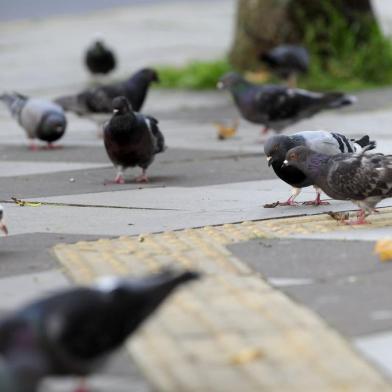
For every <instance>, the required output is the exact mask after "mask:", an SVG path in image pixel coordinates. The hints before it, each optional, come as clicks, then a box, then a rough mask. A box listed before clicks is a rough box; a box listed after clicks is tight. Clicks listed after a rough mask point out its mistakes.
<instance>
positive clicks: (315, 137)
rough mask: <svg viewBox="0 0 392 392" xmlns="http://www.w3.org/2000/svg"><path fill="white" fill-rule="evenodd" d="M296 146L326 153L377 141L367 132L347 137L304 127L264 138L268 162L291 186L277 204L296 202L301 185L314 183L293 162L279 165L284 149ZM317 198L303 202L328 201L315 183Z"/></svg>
mask: <svg viewBox="0 0 392 392" xmlns="http://www.w3.org/2000/svg"><path fill="white" fill-rule="evenodd" d="M297 146H305V147H308V148H310V149H311V150H313V151H315V152H319V153H321V154H326V155H336V154H341V153H352V152H360V151H362V149H363V148H364V147H367V149H369V150H370V149H374V148H375V147H376V143H375V142H374V141H370V139H369V136H367V135H366V136H363V137H362V138H361V139H358V140H354V139H348V138H347V137H346V136H344V135H341V134H339V133H334V132H326V131H305V132H299V133H295V134H293V135H290V136H286V135H276V136H271V137H270V138H268V139H267V141H266V143H265V145H264V153H265V155H266V157H267V161H268V166H272V168H273V169H274V172H275V174H276V175H277V176H278V177H279V178H280V179H281V180H283V181H284V182H287V184H289V185H291V186H292V187H293V191H292V195H291V196H290V197H289V199H288V200H287V201H286V202H284V203H281V202H278V205H282V206H285V205H290V206H292V205H296V204H297V203H296V202H295V201H294V200H295V198H296V197H297V196H298V195H299V194H300V192H301V188H305V187H307V186H310V185H314V183H313V182H312V180H311V179H310V178H309V177H307V176H306V175H305V174H304V173H303V172H302V171H301V170H299V169H297V168H295V167H293V166H282V165H283V161H284V160H285V159H286V154H287V151H289V150H290V149H292V148H294V147H297ZM315 190H316V199H315V200H314V201H310V202H305V203H304V204H309V205H322V204H328V203H327V202H323V201H321V200H320V189H319V188H317V186H315Z"/></svg>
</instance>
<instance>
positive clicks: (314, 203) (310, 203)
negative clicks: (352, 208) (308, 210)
mask: <svg viewBox="0 0 392 392" xmlns="http://www.w3.org/2000/svg"><path fill="white" fill-rule="evenodd" d="M314 189H315V190H316V198H315V199H314V200H310V201H304V202H303V203H302V204H304V205H306V206H327V205H329V204H330V203H329V202H328V201H322V200H321V191H320V189H319V188H316V187H314Z"/></svg>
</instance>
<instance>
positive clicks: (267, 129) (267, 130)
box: [260, 126, 270, 135]
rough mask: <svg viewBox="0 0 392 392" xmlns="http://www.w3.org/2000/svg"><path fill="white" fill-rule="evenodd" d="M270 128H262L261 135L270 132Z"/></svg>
mask: <svg viewBox="0 0 392 392" xmlns="http://www.w3.org/2000/svg"><path fill="white" fill-rule="evenodd" d="M269 130H270V129H269V128H268V127H267V126H264V127H263V128H261V131H260V134H261V135H266V134H267V133H268V132H269Z"/></svg>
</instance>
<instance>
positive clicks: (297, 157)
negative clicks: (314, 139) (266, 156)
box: [282, 146, 331, 180]
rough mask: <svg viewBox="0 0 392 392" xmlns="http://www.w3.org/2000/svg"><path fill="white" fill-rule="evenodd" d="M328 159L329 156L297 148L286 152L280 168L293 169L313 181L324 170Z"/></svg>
mask: <svg viewBox="0 0 392 392" xmlns="http://www.w3.org/2000/svg"><path fill="white" fill-rule="evenodd" d="M330 158H331V157H330V156H329V155H325V154H319V153H317V152H314V151H312V150H311V149H309V148H307V147H303V146H299V147H295V148H292V149H291V150H289V151H288V152H287V154H286V159H285V160H284V162H283V165H282V167H290V166H291V167H295V168H296V169H299V170H300V171H302V172H303V173H305V175H306V176H308V177H309V178H311V179H313V180H315V179H316V178H317V177H318V176H319V175H320V173H321V171H322V170H323V169H325V167H326V166H327V162H328V161H329V159H330Z"/></svg>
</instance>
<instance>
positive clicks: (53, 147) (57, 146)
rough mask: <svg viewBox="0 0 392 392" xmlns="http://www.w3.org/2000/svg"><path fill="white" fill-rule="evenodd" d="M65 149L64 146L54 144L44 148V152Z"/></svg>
mask: <svg viewBox="0 0 392 392" xmlns="http://www.w3.org/2000/svg"><path fill="white" fill-rule="evenodd" d="M62 148H63V146H61V145H59V144H56V145H55V144H52V143H48V144H47V145H46V146H44V147H42V149H43V150H61V149H62Z"/></svg>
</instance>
